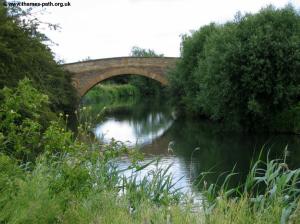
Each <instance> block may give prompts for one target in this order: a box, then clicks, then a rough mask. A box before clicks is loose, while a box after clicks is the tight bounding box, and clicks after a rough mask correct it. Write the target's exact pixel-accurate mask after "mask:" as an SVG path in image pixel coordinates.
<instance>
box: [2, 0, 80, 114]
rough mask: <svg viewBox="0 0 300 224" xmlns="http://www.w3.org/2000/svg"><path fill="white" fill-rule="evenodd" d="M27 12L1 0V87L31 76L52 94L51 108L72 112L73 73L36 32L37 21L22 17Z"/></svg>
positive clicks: (39, 87) (34, 81)
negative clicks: (56, 58)
mask: <svg viewBox="0 0 300 224" xmlns="http://www.w3.org/2000/svg"><path fill="white" fill-rule="evenodd" d="M10 10H12V9H10ZM16 10H17V9H16ZM24 14H25V15H23V14H22V13H21V12H19V14H18V13H17V12H12V11H9V10H8V9H7V8H6V7H5V6H4V5H3V1H2V0H0V88H3V87H4V86H8V87H14V86H16V85H17V83H18V81H19V80H21V79H23V78H24V77H28V78H29V79H31V80H32V81H33V84H34V86H35V87H36V88H38V89H39V90H41V91H42V92H43V93H45V94H46V95H48V96H49V99H50V103H51V108H52V110H54V111H66V112H69V113H70V112H71V111H73V109H74V106H75V105H76V101H77V99H76V95H75V90H74V89H73V87H72V85H71V76H70V74H67V73H66V72H65V71H63V70H62V68H61V66H60V65H59V64H58V63H57V62H56V61H55V60H54V57H53V53H52V52H51V50H50V48H49V47H48V46H46V45H45V44H44V43H43V41H45V40H46V39H47V38H46V37H45V36H44V35H43V34H41V33H39V32H37V26H38V24H36V23H34V22H29V23H30V24H27V25H26V22H24V21H26V19H25V20H22V18H24V17H22V16H26V13H24ZM20 16H21V17H20Z"/></svg>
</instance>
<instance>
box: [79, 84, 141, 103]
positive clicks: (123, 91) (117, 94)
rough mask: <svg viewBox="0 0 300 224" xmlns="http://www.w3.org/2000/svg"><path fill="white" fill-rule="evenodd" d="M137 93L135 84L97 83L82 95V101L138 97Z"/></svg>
mask: <svg viewBox="0 0 300 224" xmlns="http://www.w3.org/2000/svg"><path fill="white" fill-rule="evenodd" d="M139 95H140V93H139V90H138V89H137V88H136V87H135V86H133V85H130V84H123V85H117V84H106V85H101V84H98V85H97V86H95V87H93V89H91V90H90V91H89V92H88V93H87V94H86V95H85V96H84V98H83V102H85V103H99V102H113V101H117V100H121V99H124V98H133V97H139Z"/></svg>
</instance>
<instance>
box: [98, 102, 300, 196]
mask: <svg viewBox="0 0 300 224" xmlns="http://www.w3.org/2000/svg"><path fill="white" fill-rule="evenodd" d="M98 107H99V108H101V107H100V106H98ZM98 107H97V108H98ZM94 133H95V135H96V136H97V138H99V140H101V141H104V142H108V141H110V140H111V139H112V138H114V139H115V140H120V141H123V142H126V144H127V145H129V146H136V147H138V148H139V149H140V150H141V151H142V152H144V153H145V159H146V162H147V161H150V160H152V159H153V158H156V157H157V156H159V157H161V162H160V164H161V166H164V167H167V166H168V165H170V164H173V165H172V168H171V170H170V172H172V174H173V175H174V177H175V180H176V179H180V178H182V179H181V180H180V181H179V182H178V183H177V185H176V186H177V187H182V188H183V190H184V191H188V192H198V190H197V187H195V186H193V185H192V183H196V182H197V180H198V179H199V174H200V173H201V172H205V171H211V172H212V174H210V175H208V176H207V177H206V181H207V182H208V183H210V182H215V181H217V179H218V177H219V176H220V174H222V173H224V172H226V171H231V170H232V169H233V167H235V172H238V173H240V175H239V176H238V177H236V178H234V179H233V181H232V183H231V184H232V185H235V184H237V182H238V181H242V180H243V178H244V177H245V174H246V173H247V172H248V170H249V165H250V162H251V159H252V158H253V157H255V156H257V155H258V153H259V152H260V151H261V149H262V147H263V146H264V148H265V150H264V151H263V154H264V157H266V156H267V154H268V152H269V151H270V155H269V156H270V158H282V155H283V153H284V149H285V147H286V146H288V151H289V156H288V163H289V166H290V167H294V168H297V167H299V166H300V136H295V135H267V134H255V135H254V134H251V135H250V134H245V133H237V132H225V131H224V130H222V127H220V125H219V124H216V123H212V122H210V121H207V120H197V121H196V120H192V119H179V118H176V115H175V113H174V112H172V109H171V108H170V107H168V106H167V105H165V104H164V103H163V102H159V100H152V101H149V100H139V101H138V102H136V103H133V104H127V105H126V106H124V105H123V106H120V107H118V106H115V107H114V108H113V109H111V110H110V111H109V112H108V113H106V115H105V116H104V119H103V121H102V122H100V123H99V124H97V125H95V129H94ZM128 164H129V161H128V160H127V159H126V158H123V159H122V160H121V161H120V162H119V166H120V167H123V166H124V167H125V166H127V165H128ZM152 168H153V167H148V168H147V169H148V170H149V169H152Z"/></svg>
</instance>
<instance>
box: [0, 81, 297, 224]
mask: <svg viewBox="0 0 300 224" xmlns="http://www.w3.org/2000/svg"><path fill="white" fill-rule="evenodd" d="M1 95H2V98H3V103H2V104H1V106H0V121H1V122H0V222H1V223H180V224H181V223H299V222H298V221H299V220H300V207H299V206H300V205H299V192H300V190H299V184H300V177H299V176H300V169H297V170H290V169H289V168H288V165H287V164H286V163H285V159H283V160H282V161H280V160H272V161H266V162H264V161H261V160H259V159H258V160H257V161H256V162H254V163H253V164H252V169H251V170H250V172H249V174H248V177H247V180H246V182H245V183H242V184H241V185H239V186H237V187H236V188H232V189H228V188H227V186H228V183H229V181H230V178H231V177H232V176H234V175H235V174H234V173H233V172H231V173H229V174H227V177H226V178H225V181H224V182H223V183H207V182H206V180H205V179H206V177H207V175H209V174H203V178H202V179H201V181H200V182H199V183H198V184H199V185H200V188H201V189H202V193H203V201H202V206H200V207H199V206H195V204H193V201H192V198H191V197H189V196H188V195H185V194H182V193H180V191H179V190H178V189H175V188H174V186H173V181H172V176H170V175H169V174H167V171H168V169H170V167H169V168H167V169H166V168H164V169H162V168H160V167H159V165H158V166H157V168H156V169H155V170H152V171H149V172H148V173H147V174H146V175H145V177H144V178H142V179H141V180H139V178H140V176H139V175H140V171H141V170H143V169H144V168H145V167H147V165H149V164H145V163H143V161H142V155H141V154H140V153H139V152H137V151H135V150H129V149H127V148H126V147H125V146H124V145H123V144H122V143H118V142H112V143H110V144H106V145H104V144H100V143H98V142H97V141H93V139H91V141H85V142H82V141H81V140H80V136H84V135H85V136H87V132H88V131H89V124H88V123H86V122H82V123H81V124H80V125H79V127H78V133H77V135H74V133H72V132H71V131H69V130H67V128H66V120H67V119H68V116H67V115H66V116H63V115H62V114H61V115H58V116H57V117H56V119H52V120H50V121H49V122H48V123H47V124H45V125H43V126H42V125H41V120H43V116H44V115H43V114H44V111H45V110H48V109H49V108H48V106H47V104H48V103H47V96H45V95H43V94H41V93H39V92H38V91H37V90H36V89H34V88H33V87H32V86H31V84H30V82H29V81H28V80H24V81H22V82H20V83H19V86H18V88H17V89H14V90H12V89H7V88H6V89H4V90H2V91H1ZM78 116H82V115H78ZM120 156H126V157H129V158H130V159H131V161H132V164H130V166H128V167H127V168H126V169H125V170H130V171H131V174H132V175H131V176H129V177H128V176H127V177H125V176H124V175H123V172H124V170H119V169H118V168H117V166H116V165H115V163H114V161H115V160H116V159H117V158H119V157H120ZM153 162H155V161H153Z"/></svg>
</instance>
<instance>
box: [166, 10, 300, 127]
mask: <svg viewBox="0 0 300 224" xmlns="http://www.w3.org/2000/svg"><path fill="white" fill-rule="evenodd" d="M208 31H209V32H208ZM201 37H203V38H201ZM204 37H206V38H204ZM299 42H300V15H299V13H298V12H297V11H296V10H295V9H294V8H293V7H292V6H287V7H285V8H283V9H275V8H273V7H272V6H270V7H267V8H265V9H262V10H261V11H260V12H259V13H257V14H253V15H252V14H246V15H244V16H241V15H240V14H238V15H237V16H236V19H235V21H233V22H228V23H226V24H224V25H218V26H216V25H213V24H212V25H210V26H206V27H203V28H201V29H200V30H199V31H197V32H195V33H193V34H192V36H190V37H186V36H185V37H184V38H183V42H182V60H181V61H180V62H179V64H178V65H177V69H176V70H175V71H174V72H173V73H171V74H170V80H171V85H172V86H173V91H176V90H178V91H179V92H180V93H181V97H180V99H181V102H182V103H183V105H184V106H186V107H187V110H190V111H191V112H192V113H194V114H202V115H206V116H208V117H210V118H212V119H214V120H225V121H228V123H230V124H231V126H237V127H239V126H240V127H242V128H244V129H248V130H249V129H250V130H259V129H264V130H272V131H278V130H280V129H281V127H274V123H273V122H274V119H275V117H276V116H278V114H280V113H282V112H283V111H284V110H285V111H288V110H290V109H292V108H293V107H294V106H295V105H296V104H298V102H299V95H300V80H299V75H298V71H299V69H300V64H299V61H300V51H299ZM194 43H195V44H194ZM180 89H181V90H180ZM297 119H298V118H296V120H297ZM277 124H278V125H279V123H277ZM291 129H293V128H292V127H291Z"/></svg>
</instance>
